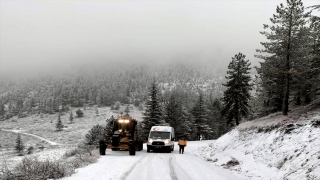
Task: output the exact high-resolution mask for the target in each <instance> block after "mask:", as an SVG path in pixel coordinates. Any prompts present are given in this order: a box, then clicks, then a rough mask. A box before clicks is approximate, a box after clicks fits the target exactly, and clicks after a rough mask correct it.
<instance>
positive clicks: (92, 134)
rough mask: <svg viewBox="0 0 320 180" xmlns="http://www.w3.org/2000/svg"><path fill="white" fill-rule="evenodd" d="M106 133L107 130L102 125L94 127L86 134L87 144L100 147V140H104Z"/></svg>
mask: <svg viewBox="0 0 320 180" xmlns="http://www.w3.org/2000/svg"><path fill="white" fill-rule="evenodd" d="M104 133H105V129H104V128H103V127H102V126H101V125H99V124H97V125H95V126H93V127H92V128H91V129H90V130H89V132H88V133H87V134H86V138H85V144H87V145H98V144H99V140H100V139H103V136H104Z"/></svg>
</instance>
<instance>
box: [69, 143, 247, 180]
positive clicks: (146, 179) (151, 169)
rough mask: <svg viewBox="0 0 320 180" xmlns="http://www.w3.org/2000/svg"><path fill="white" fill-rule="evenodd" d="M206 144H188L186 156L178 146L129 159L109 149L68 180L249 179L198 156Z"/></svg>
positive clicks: (139, 154) (144, 151)
mask: <svg viewBox="0 0 320 180" xmlns="http://www.w3.org/2000/svg"><path fill="white" fill-rule="evenodd" d="M207 144H208V143H207V142H205V141H200V142H188V146H187V147H186V148H185V153H184V154H179V152H178V146H177V145H176V144H175V150H174V151H173V152H172V153H164V152H150V153H147V152H146V147H144V150H143V151H137V152H136V155H135V156H129V153H128V151H111V150H109V149H108V150H107V152H106V155H105V156H101V157H100V158H99V160H98V162H97V163H94V164H91V165H89V166H86V167H83V168H79V169H78V170H77V171H76V173H75V174H73V175H72V176H71V177H66V178H64V180H82V179H83V180H118V179H119V180H211V179H212V180H241V179H246V178H245V177H241V176H239V175H235V174H233V173H231V172H230V171H228V170H226V169H223V168H220V167H217V166H214V165H213V164H210V163H208V162H206V161H204V160H203V159H201V158H199V157H196V156H195V155H194V153H193V152H194V151H195V150H196V149H197V148H198V147H199V146H205V145H207Z"/></svg>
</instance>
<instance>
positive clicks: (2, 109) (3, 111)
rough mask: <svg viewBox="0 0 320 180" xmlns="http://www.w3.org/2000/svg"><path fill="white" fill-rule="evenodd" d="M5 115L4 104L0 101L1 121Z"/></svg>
mask: <svg viewBox="0 0 320 180" xmlns="http://www.w3.org/2000/svg"><path fill="white" fill-rule="evenodd" d="M4 115H5V109H4V103H3V102H2V101H0V120H1V119H2V117H3V116H4Z"/></svg>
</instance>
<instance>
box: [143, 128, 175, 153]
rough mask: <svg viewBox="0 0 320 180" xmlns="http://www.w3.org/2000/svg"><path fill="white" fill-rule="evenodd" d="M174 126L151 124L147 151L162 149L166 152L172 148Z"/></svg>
mask: <svg viewBox="0 0 320 180" xmlns="http://www.w3.org/2000/svg"><path fill="white" fill-rule="evenodd" d="M174 140H175V135H174V128H173V127H170V126H152V127H151V129H150V133H149V137H148V142H147V152H150V150H158V149H159V150H160V149H164V150H166V151H167V152H170V153H171V151H173V150H174Z"/></svg>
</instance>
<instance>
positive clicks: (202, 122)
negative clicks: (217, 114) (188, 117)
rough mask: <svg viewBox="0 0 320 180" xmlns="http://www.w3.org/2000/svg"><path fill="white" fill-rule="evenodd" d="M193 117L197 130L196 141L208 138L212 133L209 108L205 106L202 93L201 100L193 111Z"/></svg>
mask: <svg viewBox="0 0 320 180" xmlns="http://www.w3.org/2000/svg"><path fill="white" fill-rule="evenodd" d="M192 115H193V117H194V124H195V126H196V128H197V136H196V140H201V138H208V137H209V135H210V133H211V128H210V127H209V126H208V124H207V121H208V119H207V118H208V114H207V108H206V107H205V104H204V99H203V94H202V93H200V95H199V100H198V102H197V104H196V105H195V107H194V108H193V109H192Z"/></svg>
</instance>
